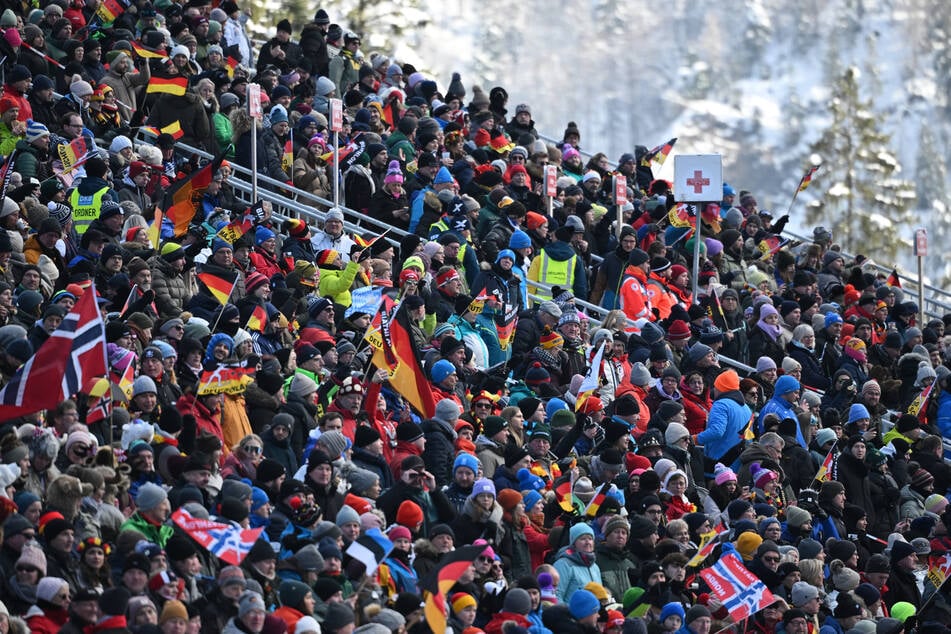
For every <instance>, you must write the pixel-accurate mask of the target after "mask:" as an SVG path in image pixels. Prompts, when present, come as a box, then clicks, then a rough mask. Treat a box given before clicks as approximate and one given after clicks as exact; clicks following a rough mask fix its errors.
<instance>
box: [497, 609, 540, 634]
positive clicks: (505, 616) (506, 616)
mask: <svg viewBox="0 0 951 634" xmlns="http://www.w3.org/2000/svg"><path fill="white" fill-rule="evenodd" d="M506 621H515V622H516V623H517V624H518V625H519V626H520V627H524V628H525V629H528V628H530V627H531V626H532V622H531V621H529V620H528V619H527V618H525V617H524V616H522V615H521V614H516V613H515V612H496V613H495V614H493V615H492V620H491V621H489V622H488V623H487V624H486V626H485V634H502V625H503V624H504V623H505V622H506Z"/></svg>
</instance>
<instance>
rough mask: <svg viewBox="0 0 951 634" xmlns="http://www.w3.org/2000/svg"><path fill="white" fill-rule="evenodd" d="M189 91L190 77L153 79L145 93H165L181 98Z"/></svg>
mask: <svg viewBox="0 0 951 634" xmlns="http://www.w3.org/2000/svg"><path fill="white" fill-rule="evenodd" d="M186 90H188V77H181V76H179V77H152V81H150V82H149V87H148V88H146V89H145V92H147V93H149V94H154V93H165V94H166V95H175V96H176V97H181V96H182V95H184V94H185V91H186Z"/></svg>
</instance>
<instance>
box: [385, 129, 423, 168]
mask: <svg viewBox="0 0 951 634" xmlns="http://www.w3.org/2000/svg"><path fill="white" fill-rule="evenodd" d="M401 149H402V150H403V157H402V159H400V160H404V161H406V162H407V163H409V162H410V161H412V160H414V159H415V158H416V148H415V147H414V146H413V144H412V143H411V142H410V140H409V139H407V138H406V135H405V134H403V133H402V132H400V131H399V130H397V131H396V132H394V133H393V134H391V135H390V136H389V137H387V139H386V151H387V153H388V154H389V155H390V158H395V159H399V158H400V150H401Z"/></svg>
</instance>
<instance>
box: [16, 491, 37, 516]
mask: <svg viewBox="0 0 951 634" xmlns="http://www.w3.org/2000/svg"><path fill="white" fill-rule="evenodd" d="M40 501H41V500H40V498H39V497H37V496H36V495H35V494H33V493H30V492H29V491H20V492H19V493H17V494H16V495H14V496H13V502H14V503H15V504H16V505H17V510H19V512H20V513H21V514H22V513H25V512H26V510H27V509H28V508H30V506H31V505H32V504H33V503H34V502H40Z"/></svg>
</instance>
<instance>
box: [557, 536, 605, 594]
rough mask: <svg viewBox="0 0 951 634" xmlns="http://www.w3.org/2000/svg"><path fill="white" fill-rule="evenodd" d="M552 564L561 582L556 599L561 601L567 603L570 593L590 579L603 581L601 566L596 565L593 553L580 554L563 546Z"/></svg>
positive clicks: (589, 581) (587, 582)
mask: <svg viewBox="0 0 951 634" xmlns="http://www.w3.org/2000/svg"><path fill="white" fill-rule="evenodd" d="M554 566H555V570H557V571H558V576H559V577H561V583H560V584H559V585H558V588H557V593H558V600H559V601H561V602H564V603H567V602H568V599H569V598H571V595H573V594H574V593H575V592H576V591H578V590H581V589H582V588H584V587H585V586H586V585H587V584H589V583H591V582H592V581H594V582H597V583H603V582H602V579H601V568H600V567H599V566H598V562H597V561H596V557H595V555H594V553H592V554H590V555H582V554H581V553H579V552H577V551H576V550H575V549H574V548H573V547H571V546H565V547H563V548H562V549H561V550H559V551H558V557H557V558H556V559H555V563H554Z"/></svg>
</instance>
